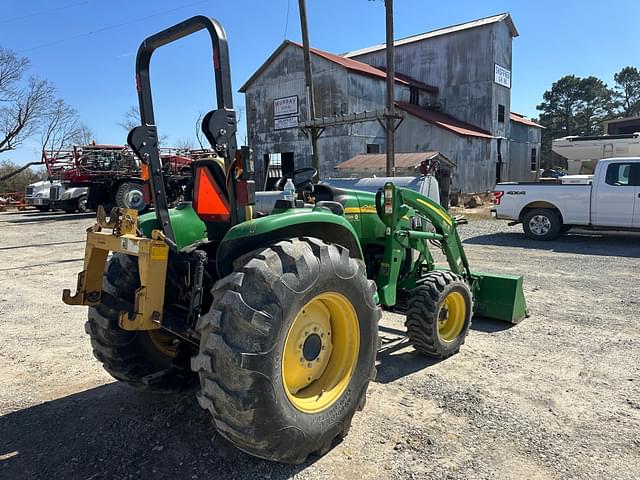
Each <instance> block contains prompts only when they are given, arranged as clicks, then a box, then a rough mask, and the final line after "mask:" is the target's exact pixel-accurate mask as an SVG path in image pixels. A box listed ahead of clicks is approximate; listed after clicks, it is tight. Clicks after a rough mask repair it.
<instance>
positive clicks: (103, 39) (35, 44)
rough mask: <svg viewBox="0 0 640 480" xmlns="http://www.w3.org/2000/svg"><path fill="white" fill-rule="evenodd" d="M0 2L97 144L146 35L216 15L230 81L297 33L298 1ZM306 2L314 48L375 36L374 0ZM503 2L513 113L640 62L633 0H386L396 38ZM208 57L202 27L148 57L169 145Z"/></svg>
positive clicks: (205, 83) (380, 28)
mask: <svg viewBox="0 0 640 480" xmlns="http://www.w3.org/2000/svg"><path fill="white" fill-rule="evenodd" d="M2 3H3V15H2V17H0V45H2V46H3V47H7V48H11V49H13V50H14V51H16V52H17V53H19V54H21V55H24V56H26V57H28V58H29V59H30V61H31V73H32V74H36V75H39V76H42V77H45V78H47V79H49V80H50V81H51V82H53V83H54V84H55V85H56V87H57V89H58V94H59V96H60V97H62V98H64V99H65V100H66V101H67V102H69V103H70V104H71V105H73V106H74V107H75V108H76V109H77V110H78V111H79V113H80V115H81V117H82V119H83V120H84V121H85V123H87V124H88V125H89V126H90V127H91V129H92V130H93V131H94V132H95V133H96V137H97V139H98V140H99V141H100V142H104V143H114V144H115V143H124V142H125V141H126V132H125V131H124V130H123V129H122V128H121V127H119V126H118V125H117V123H118V122H119V121H121V119H122V117H123V115H124V112H125V111H126V110H127V109H128V108H129V107H130V106H131V105H134V104H136V103H137V100H136V95H135V84H134V73H133V72H134V61H135V52H136V50H137V47H138V45H139V43H140V41H141V40H142V39H143V38H144V37H146V36H148V35H150V34H152V33H155V32H156V31H158V30H161V29H163V28H165V27H167V26H169V25H171V24H173V23H176V22H178V21H181V20H183V19H185V18H187V17H189V16H192V15H195V14H205V15H209V16H212V17H214V18H217V19H218V20H220V21H221V22H222V24H223V25H224V27H225V28H226V30H227V34H228V37H229V44H230V50H231V72H232V77H233V84H234V88H235V89H236V90H237V89H238V88H239V87H240V85H241V84H242V83H243V82H244V81H245V80H246V79H247V78H248V77H249V76H250V75H251V73H253V72H254V71H255V69H256V68H257V67H258V66H259V65H260V64H261V63H262V62H263V61H264V60H265V59H266V58H267V56H268V55H269V54H270V53H271V52H272V51H273V50H274V49H275V48H276V47H277V46H278V45H279V44H280V42H282V40H283V39H284V38H285V37H286V38H289V39H292V40H298V41H299V40H300V24H299V19H298V2H297V1H296V0H262V1H259V0H233V1H212V0H204V1H196V0H180V1H168V0H136V1H131V0H129V1H127V0H85V1H81V0H55V1H51V0H31V1H25V0H21V1H16V0H3V2H2ZM605 6H606V8H605ZM307 10H308V16H309V29H310V36H311V44H312V46H314V47H317V48H320V49H324V50H328V51H331V52H336V53H340V52H344V51H349V50H355V49H358V48H362V47H366V46H369V45H372V44H376V43H382V42H383V41H384V35H385V34H384V3H383V2H382V0H374V1H371V0H340V1H338V0H307ZM287 12H288V13H287ZM500 12H510V13H511V14H512V17H513V20H514V22H515V25H516V27H517V29H518V31H519V33H520V36H519V37H518V38H516V39H514V42H513V72H512V86H513V89H512V103H511V106H512V110H514V111H517V112H520V113H524V114H525V115H528V116H535V115H536V110H535V106H536V105H537V104H538V103H539V102H540V101H541V98H542V94H543V92H544V91H545V90H546V89H548V88H549V87H550V85H551V83H552V82H553V81H555V80H557V79H558V78H560V77H561V76H563V75H566V74H570V73H573V74H576V75H579V76H588V75H595V76H598V77H600V78H602V79H603V80H604V81H605V82H607V83H609V84H612V83H613V74H614V73H615V72H616V71H618V70H620V68H622V67H624V66H626V65H635V66H638V67H640V54H639V53H638V45H640V29H639V28H638V25H637V20H638V18H640V2H638V1H635V0H627V1H613V2H611V3H608V2H607V3H603V2H601V1H598V2H595V1H591V0H584V1H551V0H537V1H535V2H534V1H524V0H522V1H500V0H485V1H481V2H479V1H477V0H459V1H456V2H451V3H449V2H431V1H425V0H422V1H420V0H395V32H396V38H399V37H403V36H408V35H412V34H416V33H420V32H424V31H428V30H433V29H436V28H440V27H444V26H447V25H451V24H455V23H461V22H465V21H468V20H472V19H475V18H480V17H485V16H489V15H493V14H496V13H500ZM287 18H288V21H287ZM209 58H210V51H209V46H208V44H207V40H206V37H205V35H204V34H196V35H195V36H194V37H193V38H190V39H185V40H182V41H180V42H178V43H177V44H175V45H172V46H169V47H166V48H163V49H161V50H159V51H158V52H157V53H156V55H154V59H153V62H152V83H153V88H154V100H155V104H156V111H157V115H156V116H157V123H158V128H159V130H160V132H161V133H163V134H167V135H168V136H169V142H168V143H171V142H175V141H176V140H178V139H180V138H184V137H193V131H194V122H195V118H196V117H197V115H198V112H200V111H204V110H209V109H211V108H212V107H213V106H214V95H213V80H212V73H211V65H210V62H209ZM235 102H236V104H243V96H242V95H241V94H239V93H235ZM242 130H243V131H244V126H242ZM239 140H240V141H242V137H241V138H239ZM34 156H37V145H36V144H35V143H28V144H26V145H24V146H23V148H21V149H20V150H18V151H15V152H8V153H5V154H2V155H1V156H0V159H12V160H14V161H17V162H19V163H23V162H26V161H29V160H31V159H33V158H34Z"/></svg>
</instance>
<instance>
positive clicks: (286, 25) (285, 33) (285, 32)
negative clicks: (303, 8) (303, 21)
mask: <svg viewBox="0 0 640 480" xmlns="http://www.w3.org/2000/svg"><path fill="white" fill-rule="evenodd" d="M290 8H291V0H287V20H286V21H285V22H284V39H285V40H286V39H287V29H288V28H289V9H290Z"/></svg>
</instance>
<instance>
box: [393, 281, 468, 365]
mask: <svg viewBox="0 0 640 480" xmlns="http://www.w3.org/2000/svg"><path fill="white" fill-rule="evenodd" d="M453 283H462V284H465V283H464V279H463V278H462V277H461V276H460V275H456V274H454V273H451V272H448V271H437V272H430V273H429V274H428V275H427V276H426V277H424V282H423V283H422V284H420V286H418V287H417V288H415V289H414V290H413V291H412V292H411V296H410V298H409V302H408V307H407V311H406V320H405V327H406V328H407V337H408V338H409V342H410V343H411V345H412V346H413V347H414V348H415V349H416V350H417V351H418V352H420V353H422V354H424V355H428V356H430V357H434V358H440V359H444V358H447V357H450V356H451V355H453V354H455V353H457V352H458V351H459V350H460V347H461V346H462V345H464V342H465V339H466V336H467V333H468V330H469V328H470V327H471V318H470V319H469V321H468V324H467V325H466V326H465V328H464V329H463V331H462V332H461V333H460V336H461V337H462V339H461V341H459V342H457V344H456V345H455V348H453V349H450V348H447V347H448V345H444V344H443V342H442V341H441V340H440V339H439V337H438V328H437V326H438V319H437V317H436V315H437V313H438V312H437V311H436V309H437V305H438V303H439V302H440V301H441V300H442V298H441V297H442V294H443V292H444V290H445V288H446V287H447V286H448V285H451V284H453ZM465 285H466V284H465ZM471 311H473V309H472V307H471V309H470V312H471Z"/></svg>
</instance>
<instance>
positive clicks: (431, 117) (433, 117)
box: [396, 102, 494, 138]
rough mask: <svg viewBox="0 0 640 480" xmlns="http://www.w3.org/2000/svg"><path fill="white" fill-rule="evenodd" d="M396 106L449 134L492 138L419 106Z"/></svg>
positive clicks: (467, 124) (475, 128)
mask: <svg viewBox="0 0 640 480" xmlns="http://www.w3.org/2000/svg"><path fill="white" fill-rule="evenodd" d="M396 105H397V106H398V107H399V108H401V109H402V110H404V111H405V112H407V113H408V114H410V115H413V116H414V117H418V118H419V119H421V120H425V121H426V122H429V123H432V124H434V125H436V126H438V127H440V128H444V129H445V130H449V131H450V132H453V133H457V134H458V135H463V136H466V137H478V138H494V137H493V135H491V134H490V133H489V132H487V131H486V130H482V129H481V128H479V127H476V126H475V125H471V124H469V123H466V122H463V121H461V120H458V119H457V118H454V117H452V116H451V115H448V114H446V113H442V112H436V111H434V110H427V109H426V108H423V107H420V106H419V105H413V104H412V103H407V102H396Z"/></svg>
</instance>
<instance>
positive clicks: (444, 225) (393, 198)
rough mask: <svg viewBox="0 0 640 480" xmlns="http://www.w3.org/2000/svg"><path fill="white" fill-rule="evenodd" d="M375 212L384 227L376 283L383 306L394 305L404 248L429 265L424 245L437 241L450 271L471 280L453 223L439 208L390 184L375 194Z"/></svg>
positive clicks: (424, 198) (406, 190)
mask: <svg viewBox="0 0 640 480" xmlns="http://www.w3.org/2000/svg"><path fill="white" fill-rule="evenodd" d="M376 209H377V212H378V215H379V216H380V219H381V220H382V221H383V223H384V224H385V226H386V230H385V251H384V256H383V261H382V265H381V268H380V274H379V275H378V280H377V284H378V292H379V294H380V301H381V302H382V303H383V304H385V305H387V306H393V305H395V303H396V291H397V289H398V283H399V280H400V279H399V275H400V268H401V265H402V264H403V262H404V257H405V255H406V254H407V249H414V250H417V251H418V252H420V259H419V261H420V262H422V261H427V263H432V259H431V254H430V253H429V249H428V246H427V241H429V240H435V241H437V242H440V244H441V245H442V250H443V252H444V254H445V256H446V257H447V263H448V264H449V269H450V270H451V271H452V272H454V273H457V274H458V275H462V276H463V277H465V278H467V279H468V280H469V281H471V280H472V276H471V271H470V270H469V262H468V261H467V257H466V255H465V253H464V249H463V247H462V242H461V241H460V237H459V236H458V232H457V230H456V223H455V220H454V219H453V218H452V217H451V216H450V215H449V214H448V213H447V211H446V210H445V209H444V208H442V207H441V206H440V205H438V204H437V203H435V202H434V201H432V200H431V199H429V198H427V197H425V196H423V195H420V194H419V193H417V192H415V191H413V190H409V189H406V188H399V187H396V186H395V185H394V184H393V183H391V182H389V183H386V184H385V186H384V189H383V190H382V191H381V192H378V194H377V195H376ZM423 219H424V220H428V221H429V223H430V224H432V225H433V227H434V229H435V231H428V230H427V227H428V224H427V223H426V222H423V221H422V220H423ZM417 268H420V265H417ZM417 273H419V272H417Z"/></svg>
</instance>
